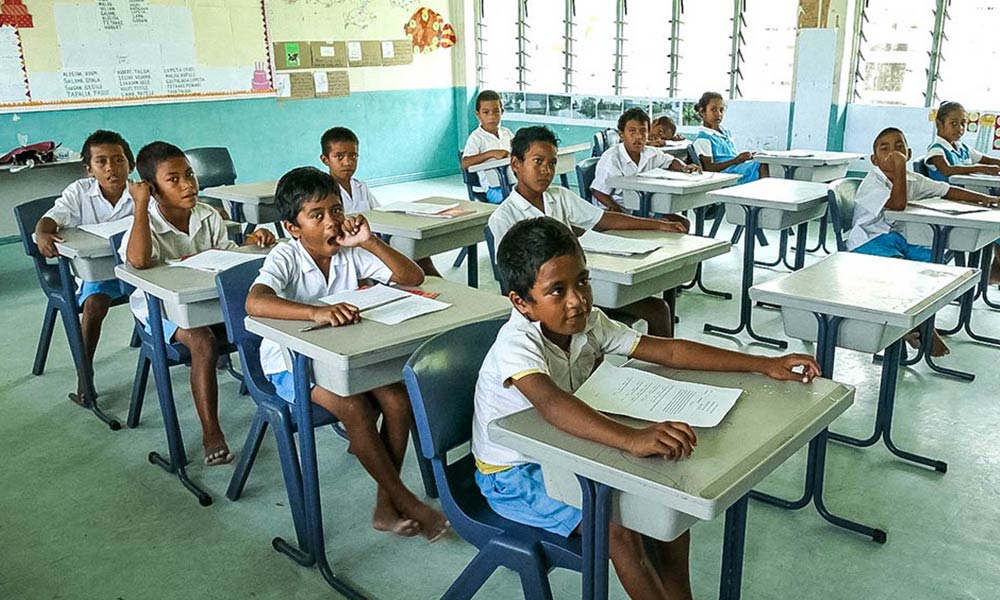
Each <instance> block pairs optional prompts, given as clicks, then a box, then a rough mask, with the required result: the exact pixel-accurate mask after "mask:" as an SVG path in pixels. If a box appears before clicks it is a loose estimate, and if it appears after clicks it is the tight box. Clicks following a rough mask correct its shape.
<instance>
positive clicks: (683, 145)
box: [646, 140, 691, 162]
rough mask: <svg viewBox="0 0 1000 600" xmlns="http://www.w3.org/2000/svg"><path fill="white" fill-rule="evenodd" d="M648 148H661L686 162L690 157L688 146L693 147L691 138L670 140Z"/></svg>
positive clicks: (660, 149) (661, 150)
mask: <svg viewBox="0 0 1000 600" xmlns="http://www.w3.org/2000/svg"><path fill="white" fill-rule="evenodd" d="M646 147H647V148H652V149H653V150H659V151H660V152H664V153H666V154H669V155H670V156H673V157H674V158H679V159H681V160H683V161H685V162H687V159H688V156H689V154H688V148H690V147H691V140H678V141H673V140H668V141H665V142H663V145H662V146H646Z"/></svg>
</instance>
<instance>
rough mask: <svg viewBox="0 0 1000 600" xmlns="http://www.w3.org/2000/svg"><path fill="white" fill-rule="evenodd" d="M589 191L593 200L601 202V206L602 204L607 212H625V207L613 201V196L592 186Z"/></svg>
mask: <svg viewBox="0 0 1000 600" xmlns="http://www.w3.org/2000/svg"><path fill="white" fill-rule="evenodd" d="M590 193H591V194H593V195H594V199H595V200H597V201H598V202H600V203H601V205H602V206H604V210H606V211H608V213H624V212H625V209H624V208H623V207H622V206H620V205H619V204H618V203H617V202H615V199H614V198H612V197H611V196H609V195H607V194H605V193H604V192H599V191H597V190H595V189H594V188H590Z"/></svg>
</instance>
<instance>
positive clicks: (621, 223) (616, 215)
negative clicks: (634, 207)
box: [594, 211, 687, 233]
mask: <svg viewBox="0 0 1000 600" xmlns="http://www.w3.org/2000/svg"><path fill="white" fill-rule="evenodd" d="M594 229H596V230H597V231H607V230H609V229H621V230H643V231H668V232H671V233H687V227H685V226H684V223H679V222H676V221H661V220H659V219H644V218H642V217H633V216H632V215H630V214H628V213H625V212H611V211H607V212H605V213H604V215H603V216H601V220H600V221H598V222H597V225H596V226H594Z"/></svg>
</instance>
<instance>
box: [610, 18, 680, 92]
mask: <svg viewBox="0 0 1000 600" xmlns="http://www.w3.org/2000/svg"><path fill="white" fill-rule="evenodd" d="M672 15H673V2H670V1H669V0H627V2H626V3H625V14H624V18H623V19H622V20H623V21H624V23H623V25H622V37H623V38H624V39H623V41H622V62H621V64H622V75H621V82H622V90H621V92H622V94H626V95H629V96H653V97H665V96H668V95H669V94H670V25H671V17H672Z"/></svg>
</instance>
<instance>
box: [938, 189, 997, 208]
mask: <svg viewBox="0 0 1000 600" xmlns="http://www.w3.org/2000/svg"><path fill="white" fill-rule="evenodd" d="M944 198H945V200H957V201H959V202H973V203H975V204H982V205H983V206H996V205H997V203H998V202H1000V197H997V196H987V195H986V194H980V193H979V192H973V191H972V190H967V189H965V188H960V187H954V186H952V187H949V188H948V193H947V194H945V195H944Z"/></svg>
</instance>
